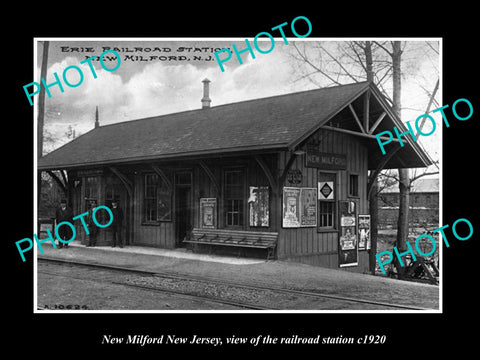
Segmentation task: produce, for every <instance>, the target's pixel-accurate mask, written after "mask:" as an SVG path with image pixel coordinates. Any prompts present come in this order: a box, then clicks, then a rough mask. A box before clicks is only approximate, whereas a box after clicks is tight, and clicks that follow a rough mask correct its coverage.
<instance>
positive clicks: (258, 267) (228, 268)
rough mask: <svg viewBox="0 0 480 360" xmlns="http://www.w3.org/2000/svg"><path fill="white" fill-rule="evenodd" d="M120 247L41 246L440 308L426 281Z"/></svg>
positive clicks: (101, 259)
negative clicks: (211, 259)
mask: <svg viewBox="0 0 480 360" xmlns="http://www.w3.org/2000/svg"><path fill="white" fill-rule="evenodd" d="M121 250H122V251H109V248H85V247H81V246H80V247H70V248H69V249H61V250H59V249H53V248H47V247H45V254H44V256H48V257H56V258H61V259H71V260H78V261H85V262H90V263H98V264H109V265H116V266H125V267H129V268H135V269H143V270H150V271H157V272H162V273H164V272H166V273H172V274H175V273H179V274H186V275H196V276H198V275H200V276H208V277H211V278H218V279H222V280H225V281H234V282H237V283H245V284H253V285H265V286H275V287H283V288H289V289H299V290H307V291H314V292H315V291H316V292H321V293H325V294H332V295H339V296H344V297H351V298H359V299H365V300H373V301H380V302H389V303H395V304H401V305H410V306H416V307H421V308H428V309H434V310H438V307H439V287H438V286H433V285H428V284H422V283H414V282H407V281H400V280H394V279H389V278H383V277H378V276H372V275H365V274H358V273H353V272H349V271H343V270H335V269H326V268H320V267H316V266H309V265H304V264H298V263H290V262H283V261H268V262H267V261H260V262H258V263H253V264H248V265H236V264H229V263H218V262H209V261H197V260H192V259H181V258H172V257H167V256H155V255H145V254H136V253H133V251H134V249H133V248H130V250H129V247H126V248H124V249H121Z"/></svg>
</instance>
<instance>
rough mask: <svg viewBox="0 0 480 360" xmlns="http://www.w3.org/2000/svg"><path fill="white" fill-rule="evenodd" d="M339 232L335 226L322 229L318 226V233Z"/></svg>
mask: <svg viewBox="0 0 480 360" xmlns="http://www.w3.org/2000/svg"><path fill="white" fill-rule="evenodd" d="M332 232H335V233H338V229H333V228H326V229H321V228H318V227H317V233H332Z"/></svg>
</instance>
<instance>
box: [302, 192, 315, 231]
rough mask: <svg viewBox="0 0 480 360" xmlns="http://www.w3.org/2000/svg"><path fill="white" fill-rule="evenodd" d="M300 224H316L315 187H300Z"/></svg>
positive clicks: (312, 225) (307, 225)
mask: <svg viewBox="0 0 480 360" xmlns="http://www.w3.org/2000/svg"><path fill="white" fill-rule="evenodd" d="M300 226H301V227H316V226H317V189H316V188H301V189H300Z"/></svg>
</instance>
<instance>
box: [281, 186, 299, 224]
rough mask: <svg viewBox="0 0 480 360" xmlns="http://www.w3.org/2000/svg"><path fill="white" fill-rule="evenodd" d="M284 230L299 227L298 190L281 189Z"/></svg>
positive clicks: (290, 188)
mask: <svg viewBox="0 0 480 360" xmlns="http://www.w3.org/2000/svg"><path fill="white" fill-rule="evenodd" d="M282 226H283V227H284V228H296V227H299V226H300V188H294V187H284V188H283V221H282Z"/></svg>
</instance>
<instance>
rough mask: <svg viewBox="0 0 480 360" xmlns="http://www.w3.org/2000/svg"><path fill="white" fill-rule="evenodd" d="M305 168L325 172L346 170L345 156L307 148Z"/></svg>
mask: <svg viewBox="0 0 480 360" xmlns="http://www.w3.org/2000/svg"><path fill="white" fill-rule="evenodd" d="M305 161H306V166H308V167H316V168H320V169H327V170H346V169H347V156H346V155H344V154H331V153H323V152H319V151H317V150H315V149H312V148H308V149H307V153H306V156H305Z"/></svg>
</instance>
